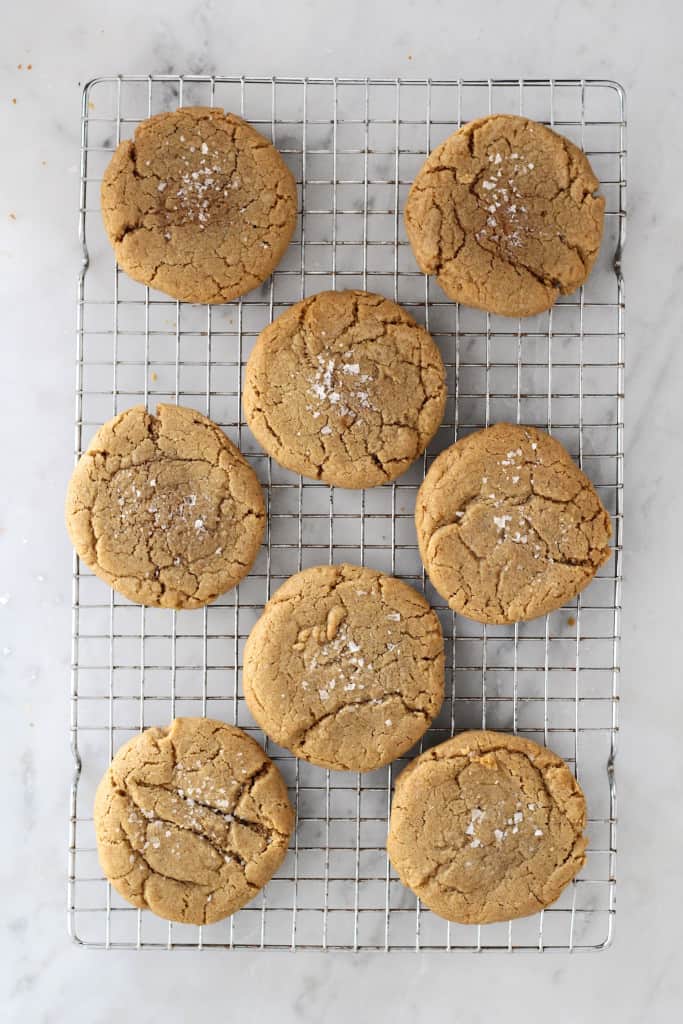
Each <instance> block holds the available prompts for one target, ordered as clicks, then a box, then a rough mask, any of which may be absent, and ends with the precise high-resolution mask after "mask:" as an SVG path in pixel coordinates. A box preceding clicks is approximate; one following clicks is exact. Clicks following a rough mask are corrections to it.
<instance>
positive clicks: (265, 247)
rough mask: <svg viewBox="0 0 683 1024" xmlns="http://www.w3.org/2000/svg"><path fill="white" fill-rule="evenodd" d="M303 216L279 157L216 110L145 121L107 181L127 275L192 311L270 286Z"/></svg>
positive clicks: (112, 232) (111, 228)
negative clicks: (191, 305)
mask: <svg viewBox="0 0 683 1024" xmlns="http://www.w3.org/2000/svg"><path fill="white" fill-rule="evenodd" d="M296 208H297V200H296V184H295V182H294V178H293V177H292V175H291V173H290V171H289V169H288V168H287V166H286V164H285V162H284V161H283V159H282V157H281V156H280V154H279V153H278V151H277V150H276V149H275V148H274V147H273V146H272V145H271V144H270V142H268V140H267V139H265V138H264V137H263V136H262V135H260V134H259V132H257V131H256V129H255V128H252V127H251V125H249V124H247V123H246V122H245V121H243V120H242V119H241V118H239V117H237V116H236V115H235V114H226V113H225V112H224V111H223V110H216V109H214V108H211V107H183V108H181V109H180V110H176V111H174V112H172V113H165V114H156V115H155V116H154V117H150V118H149V120H147V121H143V122H142V124H140V125H138V127H137V128H136V130H135V136H134V139H133V140H132V141H130V140H126V141H125V142H122V143H121V144H120V145H119V147H118V149H117V150H116V152H115V153H114V155H113V157H112V159H111V162H110V164H109V166H108V167H107V169H106V171H105V174H104V179H103V181H102V216H103V218H104V226H105V228H106V231H107V234H108V235H109V240H110V241H111V243H112V245H113V247H114V252H115V253H116V260H117V262H118V264H119V266H120V267H122V268H123V270H125V271H126V273H127V274H129V275H130V276H131V277H132V278H133V279H134V280H136V281H141V282H142V284H147V285H149V286H150V287H151V288H158V289H159V290H160V291H162V292H166V294H167V295H172V296H173V297H174V298H175V299H180V300H181V301H183V302H229V301H230V300H231V299H235V298H237V297H238V296H239V295H244V294H245V292H249V291H251V290H252V288H256V286H257V285H259V284H261V283H262V282H263V281H265V279H266V278H267V277H268V276H269V275H270V274H271V273H272V271H273V270H274V269H275V267H276V266H277V264H278V263H279V262H280V260H281V259H282V256H283V254H284V252H285V249H286V248H287V246H288V245H289V240H290V238H291V237H292V233H293V231H294V226H295V224H296Z"/></svg>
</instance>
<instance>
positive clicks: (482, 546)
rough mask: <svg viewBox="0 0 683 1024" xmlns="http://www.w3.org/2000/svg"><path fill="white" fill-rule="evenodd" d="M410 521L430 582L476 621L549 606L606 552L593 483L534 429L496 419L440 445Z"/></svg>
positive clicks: (580, 583) (583, 579)
mask: <svg viewBox="0 0 683 1024" xmlns="http://www.w3.org/2000/svg"><path fill="white" fill-rule="evenodd" d="M415 523H416V526H417V538H418V544H419V548H420V554H421V556H422V561H423V562H424V564H425V568H426V570H427V572H428V574H429V578H430V579H431V581H432V583H433V584H434V586H435V587H436V589H437V590H438V592H439V593H440V594H441V596H442V597H444V598H445V599H446V600H447V601H448V603H449V605H450V607H451V608H452V609H453V610H454V611H456V612H459V613H460V614H461V615H466V616H467V618H469V619H475V620H476V621H477V622H490V623H507V622H520V621H522V620H525V619H534V618H536V617H537V616H539V615H545V614H546V613H547V612H551V611H554V610H555V609H556V608H560V607H561V606H562V605H563V604H564V603H565V602H566V601H568V600H570V599H571V598H572V597H574V596H575V595H576V594H578V593H579V591H580V590H583V588H584V587H585V586H586V585H587V584H588V583H589V582H590V581H591V579H592V578H593V576H594V575H595V573H596V572H597V570H598V569H599V568H600V566H601V565H602V564H603V563H604V562H606V561H607V559H608V558H609V557H610V548H609V539H610V536H611V534H612V528H611V525H610V520H609V516H608V514H607V512H606V511H605V509H604V508H603V506H602V503H601V501H600V499H599V497H598V495H597V494H596V492H595V488H594V487H593V485H592V484H591V482H590V480H589V479H588V477H587V476H585V474H584V473H582V472H581V470H580V469H579V468H578V466H577V465H576V464H575V463H574V462H573V460H572V458H571V456H570V455H569V453H568V452H567V451H566V449H565V448H563V447H562V445H561V444H560V443H559V442H558V441H556V440H555V439H554V438H552V437H550V436H549V435H548V434H546V433H545V432H544V431H542V430H537V429H536V428H535V427H524V426H515V425H511V424H509V423H498V424H497V425H496V426H494V427H489V428H488V429H487V430H480V431H477V432H476V433H475V434H470V435H469V436H468V437H466V438H464V439H463V440H462V441H458V442H457V443H456V444H454V445H452V446H451V447H450V448H447V449H446V451H444V452H442V453H441V455H439V456H438V458H436V459H435V460H434V463H433V464H432V466H431V467H430V469H429V472H428V473H427V476H426V477H425V480H424V483H423V484H422V486H421V488H420V490H419V492H418V496H417V503H416V506H415Z"/></svg>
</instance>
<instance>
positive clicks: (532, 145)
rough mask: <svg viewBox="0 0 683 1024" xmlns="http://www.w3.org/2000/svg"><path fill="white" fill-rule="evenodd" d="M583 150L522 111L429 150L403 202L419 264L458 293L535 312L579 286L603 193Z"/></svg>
mask: <svg viewBox="0 0 683 1024" xmlns="http://www.w3.org/2000/svg"><path fill="white" fill-rule="evenodd" d="M599 184H600V183H599V181H598V179H597V178H596V176H595V174H594V173H593V170H592V168H591V166H590V163H589V162H588V158H587V157H586V155H585V153H583V152H582V151H581V150H580V149H578V148H577V147H576V146H575V145H574V144H573V143H571V142H570V141H569V140H568V139H565V138H564V137H563V136H562V135H558V134H557V132H554V131H551V130H550V129H549V128H546V127H545V126H544V125H542V124H537V123H536V122H535V121H530V120H529V119H528V118H526V117H513V116H511V115H509V114H493V115H491V116H490V117H483V118H481V119H480V120H478V121H472V122H471V123H470V124H466V125H464V127H462V128H461V129H460V130H459V131H457V132H454V133H453V135H451V136H450V137H449V138H447V139H446V141H445V142H442V143H441V145H440V146H438V147H437V148H436V149H435V150H434V151H433V152H432V153H430V155H429V157H428V158H427V160H426V162H425V164H424V166H423V167H422V169H421V170H420V172H419V173H418V175H417V177H416V178H415V181H414V182H413V186H412V188H411V190H410V193H409V195H408V199H407V202H406V207H405V225H406V231H407V233H408V239H409V240H410V244H411V246H412V249H413V253H414V255H415V259H416V261H417V264H418V266H419V268H420V270H421V271H422V272H423V273H425V274H435V275H436V278H437V280H438V282H439V284H440V285H441V287H442V288H443V290H444V291H445V293H446V295H447V296H448V297H449V298H450V299H453V300H454V301H456V302H462V303H464V304H465V305H467V306H475V307H476V308H478V309H485V310H488V311H489V312H490V313H500V314H501V315H503V316H513V317H520V316H532V315H533V314H534V313H540V312H542V311H543V310H545V309H549V308H550V307H551V306H552V305H553V303H554V302H555V301H556V300H557V298H558V296H559V295H568V294H569V293H570V292H573V291H575V290H576V289H577V288H578V287H579V285H582V284H583V283H584V281H585V280H586V278H587V277H588V275H589V274H590V272H591V269H592V267H593V264H594V263H595V260H596V257H597V255H598V250H599V248H600V240H601V238H602V229H603V220H604V211H605V200H604V199H603V198H602V196H596V195H595V194H594V193H595V191H596V189H597V188H598V186H599Z"/></svg>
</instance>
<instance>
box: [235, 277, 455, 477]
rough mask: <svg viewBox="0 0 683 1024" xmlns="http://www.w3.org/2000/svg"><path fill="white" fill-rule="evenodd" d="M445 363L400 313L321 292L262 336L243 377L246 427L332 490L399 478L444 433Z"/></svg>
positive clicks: (376, 300)
mask: <svg viewBox="0 0 683 1024" xmlns="http://www.w3.org/2000/svg"><path fill="white" fill-rule="evenodd" d="M445 401H446V387H445V370H444V367H443V361H442V359H441V356H440V354H439V352H438V349H437V347H436V345H435V344H434V341H433V339H432V338H431V337H430V335H429V334H428V333H427V332H426V331H425V330H424V328H423V327H422V326H420V325H419V324H418V323H417V322H416V321H415V320H413V318H412V317H410V316H409V315H408V314H407V313H405V311H403V310H402V309H401V308H400V307H398V306H396V305H395V304H393V303H392V302H391V300H388V299H386V298H383V297H382V296H376V295H373V294H372V293H367V292H359V291H341V292H321V293H318V294H317V295H315V296H312V297H311V298H309V299H304V300H302V302H300V303H297V304H296V306H294V307H291V308H290V309H288V310H286V311H285V312H284V313H282V314H281V316H280V317H278V318H277V319H276V320H275V321H273V323H272V324H270V325H269V326H268V327H266V328H265V330H264V331H263V332H262V333H261V335H260V336H259V338H258V340H257V343H256V346H255V348H254V351H253V352H252V354H251V356H250V358H249V361H248V364H247V371H246V375H245V385H244V407H245V413H246V417H247V422H248V424H249V426H250V427H251V429H252V432H253V433H254V434H255V436H256V438H257V440H258V441H259V442H260V443H261V444H262V445H263V447H265V449H266V451H268V453H269V454H270V455H271V456H272V457H273V458H274V459H276V460H277V461H278V462H280V464H281V465H283V466H285V468H288V469H291V470H293V471H294V472H297V473H302V474H303V475H305V476H310V477H311V478H313V479H318V480H324V481H325V482H327V483H329V484H332V485H334V486H341V487H350V488H360V487H370V486H377V485H380V484H382V483H385V482H387V481H389V480H392V479H394V478H395V477H396V476H397V475H399V474H400V473H401V472H402V471H404V470H405V469H406V468H407V467H408V466H409V465H410V464H411V462H413V461H414V460H415V458H417V457H418V456H419V454H420V453H421V452H422V450H423V449H424V447H425V446H426V444H427V443H428V442H429V440H430V439H431V437H432V436H433V435H434V433H435V431H436V429H437V428H438V424H439V421H440V419H441V415H442V412H443V407H444V405H445Z"/></svg>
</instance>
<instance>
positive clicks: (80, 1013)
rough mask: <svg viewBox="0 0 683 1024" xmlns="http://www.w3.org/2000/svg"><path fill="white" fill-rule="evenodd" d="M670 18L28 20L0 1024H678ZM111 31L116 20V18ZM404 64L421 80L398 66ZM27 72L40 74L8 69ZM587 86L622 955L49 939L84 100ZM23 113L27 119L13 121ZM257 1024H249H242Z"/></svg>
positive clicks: (550, 11)
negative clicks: (611, 553) (604, 219)
mask: <svg viewBox="0 0 683 1024" xmlns="http://www.w3.org/2000/svg"><path fill="white" fill-rule="evenodd" d="M682 10H683V9H682V8H681V6H680V4H679V3H678V2H677V0H650V2H649V3H648V4H643V3H642V2H638V3H635V2H631V0H613V2H605V0H591V2H587V0H581V2H577V3H560V2H558V0H545V2H538V3H536V2H530V0H518V2H517V3H513V2H511V0H498V2H492V0H485V2H483V3H480V4H474V5H473V4H470V3H464V2H462V0H443V2H439V0H382V2H375V3H369V2H368V0H345V3H343V4H331V3H327V2H325V0H289V2H287V3H274V2H262V3H258V2H255V3H251V4H245V5H237V4H235V5H233V4H228V3H220V2H218V0H204V2H190V0H188V2H179V0H147V2H146V3H145V4H141V3H140V2H139V0H118V2H117V3H116V4H104V3H98V2H96V0H90V2H89V3H85V2H84V0H62V2H61V3H59V4H52V3H49V2H48V0H42V2H36V0H24V2H23V3H21V4H16V5H12V8H11V12H9V11H8V10H7V9H5V11H4V17H3V29H2V40H1V42H0V126H1V132H2V138H3V142H4V146H3V149H4V155H3V159H2V161H1V162H0V291H1V292H2V310H3V318H2V385H3V386H2V403H1V404H0V420H1V423H2V434H1V437H2V449H1V450H2V459H3V483H4V486H3V487H2V488H1V489H0V594H2V595H6V596H7V600H6V603H5V601H4V597H3V603H2V604H0V648H2V650H3V656H2V658H0V681H1V690H0V701H1V704H0V709H1V710H0V716H1V717H0V721H1V722H2V735H3V738H4V743H3V751H2V753H3V758H2V760H3V765H4V769H3V771H4V775H5V779H6V781H5V786H4V791H5V800H6V803H5V805H4V809H3V841H2V843H1V844H0V864H1V865H2V867H1V872H0V877H1V878H2V896H3V899H2V915H1V922H0V1015H2V1018H3V1019H4V1020H11V1021H22V1022H26V1021H30V1022H32V1024H33V1022H36V1024H38V1022H62V1021H65V1022H66V1021H69V1022H74V1024H76V1022H84V1024H85V1022H87V1024H99V1022H103V1024H104V1022H110V1021H113V1020H115V1019H117V1017H118V1015H125V1019H128V1020H135V1021H140V1022H152V1021H154V1022H158V1021H161V1020H163V1021H184V1020H189V1019H198V1018H200V1015H201V1016H202V1017H203V1016H205V1017H206V1018H207V1019H212V1020H216V1019H218V1020H222V1019H226V1020H227V1019H236V1018H237V1019H240V1018H242V1019H248V1020H249V1019H254V1020H257V1019H261V1018H262V1017H265V1016H266V1015H270V1014H272V1015H273V1016H274V1017H277V1019H278V1020H282V1021H292V1022H294V1021H314V1022H316V1024H327V1022H337V1021H342V1020H346V1019H347V1018H348V1017H349V1015H354V1016H356V1017H357V1018H358V1019H360V1020H362V1021H366V1020H372V1019H390V1020H393V1021H394V1022H396V1024H399V1022H404V1021H415V1020H427V1019H428V1017H431V1016H432V1015H437V1014H438V1016H439V1018H440V1019H443V1020H447V1021H459V1020H463V1021H468V1022H472V1024H474V1022H477V1021H488V1020H492V1019H495V1018H496V1017H498V1016H501V1015H505V1019H507V1020H509V1021H510V1022H516V1021H522V1020H525V1021H527V1020H541V1019H543V1018H544V1017H545V1016H546V1015H548V1016H550V1019H552V1020H553V1021H554V1022H556V1024H564V1022H573V1021H576V1020H578V1019H583V1020H585V1021H596V1022H597V1021H600V1022H603V1021H604V1022H612V1021H615V1022H616V1021H619V1022H631V1021H632V1022H636V1021H648V1022H653V1021H660V1020H661V1021H669V1020H672V1019H674V1017H675V1015H676V1008H677V1009H678V1011H679V1012H680V1007H681V1000H682V998H683V997H682V988H681V973H680V968H678V969H677V968H676V962H677V961H679V960H680V953H679V943H680V912H681V908H680V904H679V905H678V906H677V905H676V904H677V900H679V899H680V882H681V860H680V848H681V839H682V838H683V825H682V824H681V822H682V819H681V814H680V779H681V756H680V738H679V730H680V722H681V720H682V719H683V706H682V703H683V702H682V700H681V694H682V692H683V688H682V687H681V685H680V678H679V674H680V670H679V668H678V663H679V659H678V658H677V657H676V656H675V655H674V648H675V644H676V643H677V640H678V637H679V635H680V613H679V608H680V601H679V595H680V582H679V580H678V578H677V572H678V571H679V569H680V555H679V551H680V547H679V537H680V529H681V526H680V524H681V511H680V510H681V502H682V501H683V483H682V478H681V469H680V466H681V437H682V436H683V403H681V400H680V387H681V385H680V381H681V379H682V376H683V347H682V346H681V342H680V321H681V318H682V316H683V297H682V296H683V288H682V282H681V269H682V265H683V259H682V257H681V244H680V239H681V235H682V233H683V198H682V195H681V188H680V167H681V162H682V159H683V152H682V149H683V145H682V143H681V133H680V111H681V108H682V107H683V84H682V79H681V75H680V52H679V44H680V36H681V29H683V15H682ZM114 12H115V13H114ZM410 58H412V59H410ZM20 63H21V64H23V65H24V66H25V65H26V64H27V63H31V64H32V65H33V67H32V70H31V71H26V70H22V71H19V70H17V65H18V64H20ZM149 70H153V71H169V70H172V71H188V72H216V73H228V74H230V73H246V74H249V73H251V74H256V73H262V74H271V73H277V74H287V73H289V74H309V75H315V74H325V75H328V74H338V75H349V74H354V75H365V74H371V75H387V76H389V75H391V76H393V75H396V74H401V75H406V76H410V75H414V76H432V77H439V76H441V77H457V76H463V77H468V76H469V77H482V76H487V75H492V76H496V75H506V74H507V75H515V76H517V75H523V76H527V77H529V76H535V75H547V74H549V73H550V74H555V75H558V76H561V75H567V76H572V77H574V76H582V75H586V76H604V77H608V78H616V79H618V80H620V81H621V82H622V83H623V84H624V85H625V86H626V87H627V89H628V91H629V96H630V104H629V114H630V133H629V144H630V161H629V186H630V188H629V204H630V223H629V241H628V246H627V255H626V278H627V294H628V304H629V314H628V347H627V363H628V374H627V415H626V423H627V434H626V452H627V465H626V474H627V491H626V562H625V570H626V587H625V615H624V645H623V666H624V671H623V682H622V701H623V704H622V715H621V721H622V736H621V741H620V750H619V765H618V771H619V793H620V830H619V847H620V853H619V861H618V877H619V885H618V914H617V928H616V939H615V943H614V946H613V948H612V949H611V950H609V951H608V952H606V953H602V954H596V955H586V956H575V957H569V956H566V955H558V956H544V957H537V956H526V957H522V956H514V957H510V956H509V955H506V954H496V955H487V956H479V957H477V956H474V957H472V956H467V955H462V954H461V955H458V956H450V957H444V956H429V955H421V956H416V955H401V956H397V955H392V956H388V957H387V956H384V955H365V956H356V957H353V956H347V955H325V956H322V955H304V954H297V955H296V956H290V955H287V954H265V955H264V954H239V955H226V954H208V955H207V954H196V953H188V954H182V953H174V954H165V953H159V954H149V953H147V954H142V955H137V954H129V953H93V952H88V951H85V950H82V949H78V948H76V947H75V946H73V945H71V944H70V942H69V940H68V939H67V936H66V930H65V913H64V910H65V880H64V879H65V869H66V852H65V851H66V839H67V834H66V808H67V798H68V787H69V778H70V771H71V761H70V754H69V750H68V745H67V742H66V737H67V726H68V706H67V692H68V665H69V658H70V651H69V628H70V623H69V602H70V593H69V590H70V565H71V562H70V558H71V553H70V549H69V545H68V542H67V538H66V536H65V533H64V530H63V527H62V518H61V505H62V498H63V492H64V486H65V481H66V479H67V477H68V474H69V471H70V466H71V452H72V439H73V431H72V409H73V400H72V390H73V329H74V301H73V300H74V282H75V272H76V267H77V263H78V247H77V243H76V219H75V210H76V206H77V168H76V161H77V154H78V136H77V131H78V113H79V94H80V89H79V83H81V82H83V81H84V80H86V79H88V78H90V77H93V76H94V75H97V74H105V73H115V72H119V71H121V72H130V73H132V72H137V73H140V72H147V71H149ZM13 97H14V98H16V104H15V103H13V102H12V98H13ZM245 1015H246V1017H245Z"/></svg>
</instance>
